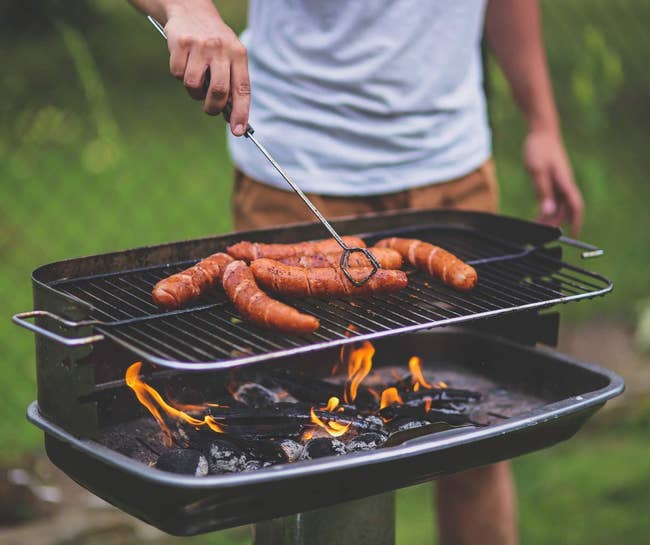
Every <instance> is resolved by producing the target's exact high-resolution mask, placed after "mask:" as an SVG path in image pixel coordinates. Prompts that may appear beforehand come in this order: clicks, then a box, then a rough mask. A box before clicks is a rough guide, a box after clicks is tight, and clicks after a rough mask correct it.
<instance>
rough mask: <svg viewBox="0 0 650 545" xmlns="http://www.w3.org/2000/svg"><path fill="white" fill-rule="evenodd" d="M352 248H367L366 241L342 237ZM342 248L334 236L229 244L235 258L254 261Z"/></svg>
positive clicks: (327, 251) (228, 249)
mask: <svg viewBox="0 0 650 545" xmlns="http://www.w3.org/2000/svg"><path fill="white" fill-rule="evenodd" d="M341 238H342V239H343V242H345V243H346V244H347V245H348V247H350V248H365V247H366V243H365V242H364V241H363V240H361V239H360V238H358V237H341ZM340 250H341V246H339V243H338V242H336V240H335V239H333V238H327V239H324V240H314V241H312V242H296V243H294V244H263V243H261V242H248V241H246V240H244V241H242V242H238V243H237V244H233V245H232V246H228V248H227V250H226V251H227V252H228V253H229V254H230V255H231V256H232V257H234V258H235V259H242V260H244V261H249V262H250V261H253V260H255V259H259V258H261V257H268V258H269V259H284V258H285V257H295V256H301V255H314V254H327V253H333V252H337V251H340Z"/></svg>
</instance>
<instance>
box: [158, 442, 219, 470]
mask: <svg viewBox="0 0 650 545" xmlns="http://www.w3.org/2000/svg"><path fill="white" fill-rule="evenodd" d="M156 468H157V469H162V470H163V471H170V472H172V473H181V474H183V475H195V476H196V477H204V476H205V475H207V474H208V461H207V460H206V459H205V456H203V454H201V453H200V452H199V451H198V450H193V449H189V448H177V449H173V450H168V451H166V452H163V453H162V454H161V455H160V456H159V457H158V460H157V461H156Z"/></svg>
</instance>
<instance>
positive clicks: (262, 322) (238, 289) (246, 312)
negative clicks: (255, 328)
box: [223, 261, 320, 334]
mask: <svg viewBox="0 0 650 545" xmlns="http://www.w3.org/2000/svg"><path fill="white" fill-rule="evenodd" d="M223 288H224V290H225V291H226V295H228V298H229V299H230V300H231V301H232V302H233V303H234V305H235V307H237V310H238V311H239V313H240V314H241V315H242V316H243V317H244V318H246V320H248V321H249V322H252V323H254V324H257V325H259V326H262V327H266V328H268V329H273V330H277V331H283V332H285V333H296V334H307V333H313V332H314V331H316V330H317V329H318V327H319V326H320V323H319V321H318V320H317V319H316V318H315V317H314V316H310V315H309V314H302V313H301V312H299V311H298V310H296V309H295V308H293V307H290V306H289V305H285V304H284V303H281V302H280V301H276V300H275V299H272V298H271V297H269V296H268V295H266V293H264V292H263V291H262V290H261V289H260V288H259V286H258V285H257V283H256V282H255V278H254V277H253V273H252V272H251V269H250V267H249V266H248V265H246V263H244V262H243V261H233V262H232V263H230V264H229V265H228V266H227V267H226V270H225V272H224V274H223Z"/></svg>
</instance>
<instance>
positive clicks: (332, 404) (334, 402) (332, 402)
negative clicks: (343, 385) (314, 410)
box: [321, 396, 339, 412]
mask: <svg viewBox="0 0 650 545" xmlns="http://www.w3.org/2000/svg"><path fill="white" fill-rule="evenodd" d="M338 406H339V398H338V397H334V396H332V397H330V398H329V400H328V401H327V405H325V407H323V409H321V410H323V411H328V412H332V411H333V410H334V409H336V408H337V407H338Z"/></svg>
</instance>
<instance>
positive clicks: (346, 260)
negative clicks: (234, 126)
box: [147, 15, 381, 286]
mask: <svg viewBox="0 0 650 545" xmlns="http://www.w3.org/2000/svg"><path fill="white" fill-rule="evenodd" d="M147 19H149V21H150V22H151V24H152V25H153V26H154V27H155V28H156V30H158V32H160V34H161V35H162V37H163V38H165V40H166V39H167V34H166V33H165V29H164V27H163V26H162V25H161V24H160V23H159V22H158V21H156V20H155V19H154V18H153V17H151V16H150V15H148V16H147ZM208 83H209V81H208ZM231 112H232V103H231V102H230V99H228V103H227V104H226V106H225V107H224V109H223V112H222V114H223V116H224V118H225V119H226V121H227V122H230V114H231ZM254 132H255V131H254V130H253V127H251V126H250V125H247V126H246V131H245V132H244V136H245V137H246V138H248V139H249V140H250V141H251V142H253V144H255V146H256V147H257V149H258V150H260V151H261V152H262V155H264V157H266V158H267V159H268V161H269V162H270V163H271V164H272V165H273V167H274V168H275V170H277V171H278V172H279V173H280V176H282V177H283V178H284V180H285V181H286V182H287V183H288V184H289V185H290V186H291V189H293V190H294V191H295V192H296V193H297V194H298V196H299V197H300V198H301V199H302V200H303V202H304V203H305V204H306V205H307V206H308V207H309V209H310V210H311V211H312V212H313V213H314V215H315V216H316V217H317V218H318V220H319V221H320V222H321V223H322V224H323V226H324V227H325V229H327V230H328V231H329V232H330V234H331V235H332V237H334V239H335V240H336V242H338V244H339V246H341V248H342V249H343V253H342V254H341V261H340V266H341V269H342V270H343V273H344V274H345V276H346V277H347V279H348V280H349V281H350V282H352V284H353V285H355V286H363V285H364V284H365V283H366V282H368V280H370V279H371V278H372V277H373V276H374V274H375V273H376V272H377V269H379V268H381V265H380V264H379V262H378V261H377V259H376V258H375V256H374V255H372V253H371V252H370V251H369V250H368V249H367V248H350V247H349V246H348V245H347V244H346V243H345V242H344V241H343V239H342V238H341V236H340V235H339V234H338V233H337V232H336V231H335V230H334V227H332V225H331V224H330V222H329V221H327V220H326V219H325V217H324V216H323V214H321V213H320V211H319V210H318V208H316V206H315V205H314V203H313V202H311V201H310V200H309V197H307V195H305V194H304V193H303V191H302V189H300V187H298V185H296V183H295V182H294V181H293V180H292V179H291V178H290V177H289V175H288V174H287V173H286V171H285V170H284V169H283V168H282V167H281V166H280V165H279V164H278V162H277V161H276V160H275V159H274V158H273V156H272V155H271V154H270V153H269V152H268V150H267V149H266V148H265V147H264V146H263V145H262V144H261V143H260V142H259V141H258V140H257V138H255V137H254V136H253V133H254ZM353 252H359V253H362V254H364V255H365V256H366V257H367V258H368V260H369V261H370V264H371V265H372V270H371V271H370V273H369V274H368V275H367V276H366V277H364V278H362V279H361V280H357V279H355V278H353V276H352V275H351V274H350V270H349V265H350V254H352V253H353Z"/></svg>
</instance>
